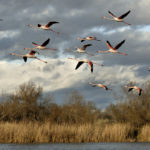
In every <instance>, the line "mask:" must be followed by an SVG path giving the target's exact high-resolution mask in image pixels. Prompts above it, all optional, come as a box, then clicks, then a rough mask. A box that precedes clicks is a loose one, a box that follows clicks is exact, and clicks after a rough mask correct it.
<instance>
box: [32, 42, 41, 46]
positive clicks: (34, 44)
mask: <svg viewBox="0 0 150 150" xmlns="http://www.w3.org/2000/svg"><path fill="white" fill-rule="evenodd" d="M32 44H33V45H35V46H40V45H38V44H36V43H35V42H32Z"/></svg>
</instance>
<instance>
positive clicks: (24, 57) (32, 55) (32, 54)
mask: <svg viewBox="0 0 150 150" xmlns="http://www.w3.org/2000/svg"><path fill="white" fill-rule="evenodd" d="M35 53H38V52H37V51H34V50H31V51H30V53H27V54H25V55H20V54H16V53H10V55H12V56H20V57H22V58H23V60H24V62H27V58H34V59H38V60H40V61H42V62H44V63H47V61H44V60H41V59H39V58H38V57H36V56H35Z"/></svg>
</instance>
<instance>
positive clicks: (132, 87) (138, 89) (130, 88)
mask: <svg viewBox="0 0 150 150" xmlns="http://www.w3.org/2000/svg"><path fill="white" fill-rule="evenodd" d="M125 87H126V88H129V90H128V92H130V91H132V90H133V89H135V90H137V91H138V94H139V96H140V95H141V94H142V89H141V88H139V87H138V86H125Z"/></svg>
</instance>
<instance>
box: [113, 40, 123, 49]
mask: <svg viewBox="0 0 150 150" xmlns="http://www.w3.org/2000/svg"><path fill="white" fill-rule="evenodd" d="M124 42H125V40H123V41H121V42H120V43H119V44H117V45H116V46H115V48H114V49H118V48H120V46H121V45H122V44H123V43H124Z"/></svg>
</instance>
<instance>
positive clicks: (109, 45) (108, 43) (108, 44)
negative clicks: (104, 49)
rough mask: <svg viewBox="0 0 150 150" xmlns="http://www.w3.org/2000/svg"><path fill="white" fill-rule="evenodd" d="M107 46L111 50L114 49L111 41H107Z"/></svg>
mask: <svg viewBox="0 0 150 150" xmlns="http://www.w3.org/2000/svg"><path fill="white" fill-rule="evenodd" d="M106 44H107V46H108V47H109V49H113V47H112V46H111V44H110V42H109V41H107V42H106Z"/></svg>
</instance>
